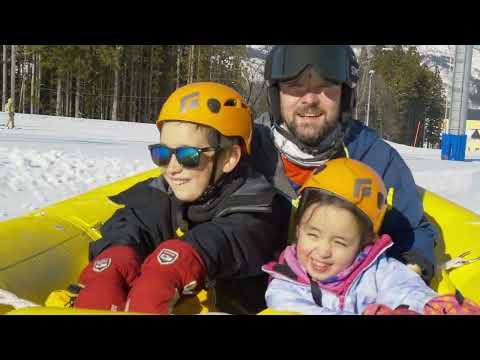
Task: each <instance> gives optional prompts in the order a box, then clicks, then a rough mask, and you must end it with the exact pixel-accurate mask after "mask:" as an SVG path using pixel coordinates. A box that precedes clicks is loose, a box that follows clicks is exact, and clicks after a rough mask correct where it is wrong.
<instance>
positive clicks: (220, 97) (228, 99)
mask: <svg viewBox="0 0 480 360" xmlns="http://www.w3.org/2000/svg"><path fill="white" fill-rule="evenodd" d="M169 120H173V121H187V122H191V123H195V124H199V125H206V126H210V127H212V128H214V129H216V130H217V131H219V132H220V133H221V134H222V135H224V136H238V137H241V138H242V139H243V143H244V147H245V151H246V153H247V154H250V143H251V140H252V122H253V121H252V113H251V112H250V108H249V107H248V105H247V104H246V102H245V100H243V98H242V96H241V95H240V94H239V93H238V92H236V91H235V90H233V89H231V88H229V87H228V86H226V85H222V84H218V83H213V82H198V83H192V84H188V85H185V86H182V87H180V88H178V89H177V90H175V91H174V92H173V93H172V94H171V95H170V96H169V98H168V99H167V101H166V102H165V104H164V105H163V107H162V110H161V111H160V115H159V117H158V120H157V127H158V128H160V126H161V123H162V122H163V121H169Z"/></svg>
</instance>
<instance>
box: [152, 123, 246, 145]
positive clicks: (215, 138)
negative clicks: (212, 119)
mask: <svg viewBox="0 0 480 360" xmlns="http://www.w3.org/2000/svg"><path fill="white" fill-rule="evenodd" d="M165 122H176V123H178V124H185V123H188V124H193V125H195V126H196V129H197V130H198V129H205V130H206V132H207V140H208V145H210V146H211V147H220V148H221V150H228V149H230V148H231V147H232V146H233V145H239V146H240V145H241V143H242V138H241V137H239V136H225V135H222V134H221V133H220V132H219V131H218V130H217V129H214V128H212V127H210V126H206V125H200V124H195V123H192V122H188V121H175V120H169V121H165ZM162 126H163V123H162V124H161V125H160V133H161V132H162Z"/></svg>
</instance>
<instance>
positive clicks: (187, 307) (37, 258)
mask: <svg viewBox="0 0 480 360" xmlns="http://www.w3.org/2000/svg"><path fill="white" fill-rule="evenodd" d="M159 174H160V172H159V169H153V170H150V171H147V172H145V173H142V174H139V175H136V176H133V177H130V178H127V179H124V180H120V181H117V182H114V183H112V184H108V185H105V186H102V187H100V188H97V189H95V190H92V191H89V192H87V193H85V194H82V195H79V196H75V197H72V198H70V199H67V200H65V201H62V202H59V203H57V204H54V205H52V206H48V207H46V208H43V209H41V210H37V211H34V212H32V213H29V214H27V215H25V216H21V217H18V218H15V219H11V220H7V221H3V222H0V290H6V291H8V292H9V293H12V294H15V295H16V296H17V297H18V298H20V299H25V300H28V301H30V302H32V303H36V304H41V305H43V304H44V303H45V300H46V299H47V297H48V295H49V294H50V293H51V292H52V291H54V290H57V289H66V288H67V287H68V285H70V284H74V283H75V282H76V280H77V278H78V275H79V274H80V272H81V270H82V269H83V267H84V266H85V265H86V264H87V262H88V259H87V254H88V243H89V242H90V241H94V240H97V239H99V238H100V233H99V231H98V230H99V228H100V226H101V225H102V224H103V223H104V222H105V221H106V220H107V219H109V218H110V217H111V215H112V214H113V213H114V212H115V211H116V210H117V209H119V208H120V207H121V206H119V205H118V204H115V203H114V202H112V201H111V200H109V199H108V196H112V195H115V194H118V193H119V192H121V191H123V190H125V189H127V188H129V187H131V186H133V185H134V184H136V183H138V182H140V181H143V180H146V179H148V178H150V177H154V176H159ZM419 192H420V193H421V195H422V198H423V204H424V208H425V212H426V213H427V215H428V216H429V218H430V220H431V221H432V222H433V223H434V224H435V226H437V227H438V230H439V233H440V239H439V240H438V243H437V247H436V257H437V260H438V264H439V265H442V264H445V263H447V264H450V269H447V270H446V269H444V267H443V266H439V271H437V273H436V275H435V278H434V280H433V281H432V283H431V286H432V288H433V289H435V290H437V291H438V292H440V293H442V294H443V293H454V292H455V290H456V289H458V290H460V291H461V293H462V294H463V295H464V296H465V297H468V298H470V299H472V300H474V301H476V302H477V303H480V261H478V262H471V261H469V259H473V258H477V257H480V215H477V214H475V213H473V212H471V211H469V210H467V209H464V208H462V207H461V206H459V205H456V204H454V203H452V202H450V201H448V200H445V199H444V198H442V197H440V196H438V195H435V194H433V193H431V192H429V191H426V190H425V189H422V188H419ZM465 254H468V256H467V255H465ZM460 255H462V256H463V257H460ZM447 268H448V267H447ZM0 300H1V296H0ZM0 302H1V301H0ZM212 311H216V309H214V308H213V307H212V303H211V301H210V298H209V294H207V293H206V292H205V291H202V292H200V293H199V294H198V295H197V296H196V297H194V298H191V299H189V300H187V301H183V302H181V303H180V304H178V305H177V306H176V308H175V310H174V313H176V314H198V313H206V312H212ZM5 313H8V314H42V315H43V314H72V315H76V314H112V315H113V314H121V313H119V312H107V311H93V310H79V309H73V308H60V307H45V306H39V307H26V308H21V309H17V310H14V307H12V306H9V305H0V314H5ZM261 314H279V312H276V311H272V310H270V309H266V310H265V311H263V312H261ZM285 314H287V313H285Z"/></svg>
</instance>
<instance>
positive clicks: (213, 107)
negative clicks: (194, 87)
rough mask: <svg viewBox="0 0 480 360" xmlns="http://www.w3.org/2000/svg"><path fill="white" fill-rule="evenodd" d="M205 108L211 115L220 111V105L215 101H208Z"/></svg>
mask: <svg viewBox="0 0 480 360" xmlns="http://www.w3.org/2000/svg"><path fill="white" fill-rule="evenodd" d="M207 106H208V109H209V110H210V111H211V112H212V113H214V114H216V113H218V112H219V111H220V108H221V107H222V104H220V101H218V100H217V99H208V101H207Z"/></svg>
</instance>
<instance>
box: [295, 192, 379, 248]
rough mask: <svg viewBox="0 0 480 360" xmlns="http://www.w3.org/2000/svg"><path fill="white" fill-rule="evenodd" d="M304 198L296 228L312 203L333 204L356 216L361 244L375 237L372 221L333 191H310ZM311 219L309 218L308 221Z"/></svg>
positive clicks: (320, 204) (297, 217)
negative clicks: (333, 193) (332, 192)
mask: <svg viewBox="0 0 480 360" xmlns="http://www.w3.org/2000/svg"><path fill="white" fill-rule="evenodd" d="M304 199H305V200H304V201H301V203H300V207H299V209H298V212H297V216H296V224H295V228H296V227H298V226H299V225H300V224H301V223H302V220H303V219H302V218H303V216H304V215H305V212H306V210H307V209H308V208H309V207H311V206H312V205H315V204H318V206H326V205H333V206H335V207H338V208H341V209H345V210H348V211H350V213H351V214H352V215H353V216H354V217H355V220H356V221H357V224H358V227H359V229H360V244H366V243H368V242H370V241H373V240H374V239H375V233H374V231H373V224H372V222H371V221H370V219H369V218H368V217H367V216H366V215H365V214H364V213H363V212H362V211H361V210H360V209H358V208H357V207H356V206H355V205H353V204H352V203H350V202H348V201H346V200H343V199H342V198H339V197H338V196H335V195H332V194H331V193H328V192H326V191H321V190H315V191H311V192H309V193H308V196H306V198H304ZM312 216H313V212H312V213H311V214H310V218H311V217H312ZM309 220H310V219H308V220H307V221H309ZM297 241H298V239H295V242H297Z"/></svg>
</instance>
